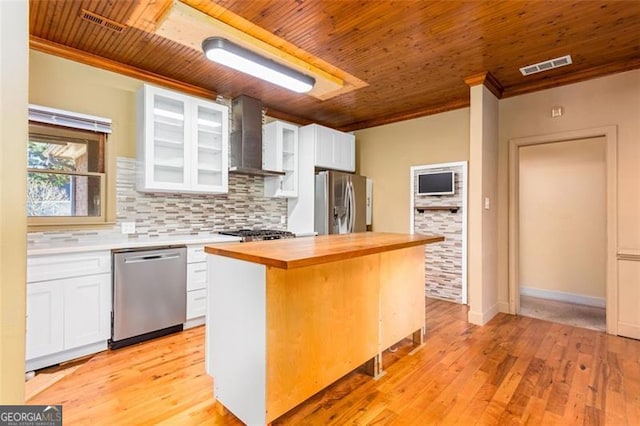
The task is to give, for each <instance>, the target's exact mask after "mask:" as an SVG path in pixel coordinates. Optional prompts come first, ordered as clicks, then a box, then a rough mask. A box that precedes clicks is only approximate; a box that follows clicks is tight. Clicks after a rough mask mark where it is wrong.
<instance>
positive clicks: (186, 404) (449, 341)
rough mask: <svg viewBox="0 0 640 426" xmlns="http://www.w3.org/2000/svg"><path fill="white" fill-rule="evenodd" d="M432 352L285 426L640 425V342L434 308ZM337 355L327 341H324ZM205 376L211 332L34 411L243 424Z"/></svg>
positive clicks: (296, 414)
mask: <svg viewBox="0 0 640 426" xmlns="http://www.w3.org/2000/svg"><path fill="white" fill-rule="evenodd" d="M426 304H427V307H426V312H427V337H426V342H425V345H424V347H422V348H421V349H419V350H418V351H416V353H415V354H413V355H409V354H408V352H409V351H411V349H413V348H412V346H411V342H410V341H409V340H405V341H403V342H401V344H400V345H398V347H397V351H396V352H395V353H392V352H389V351H386V352H385V353H384V358H383V363H384V366H385V370H386V375H384V376H383V377H382V378H381V379H379V380H377V381H375V380H373V379H371V378H370V377H369V376H366V375H365V374H363V373H362V372H359V371H355V372H352V373H350V374H348V375H347V376H345V377H343V378H342V379H340V380H339V381H337V382H336V383H334V384H333V385H331V386H330V387H329V388H327V389H325V390H324V391H322V392H320V393H318V394H316V395H315V396H313V397H312V398H310V399H309V400H307V401H306V402H304V403H303V404H301V405H299V406H298V407H296V408H294V409H293V410H291V411H290V412H288V413H286V414H285V415H284V416H282V417H280V418H279V419H277V420H276V421H275V422H274V424H275V425H278V424H283V425H284V424H287V425H328V424H334V425H344V424H358V425H367V424H375V425H383V424H397V425H405V424H407V425H411V424H415V425H427V424H461V425H471V424H480V425H490V424H543V425H550V424H562V425H567V424H570V425H574V424H589V425H592V424H593V425H596V424H611V425H639V424H640V341H636V340H632V339H625V338H621V337H614V336H608V335H606V334H604V333H602V332H597V331H593V330H587V329H581V328H576V327H572V326H568V325H562V324H555V323H550V322H546V321H541V320H538V319H534V318H526V317H516V316H511V315H506V314H498V316H496V317H495V318H494V319H493V320H492V321H491V322H489V324H487V325H486V326H484V327H478V326H474V325H470V324H468V323H467V321H466V313H467V308H466V307H465V306H461V305H456V304H453V303H448V302H443V301H439V300H434V299H427V303H426ZM327 345H331V342H327ZM211 397H212V380H211V379H210V378H209V377H208V376H207V375H206V373H205V371H204V327H198V328H196V329H191V330H188V331H185V332H182V333H180V334H176V335H172V336H168V337H164V338H160V339H156V340H154V341H151V342H147V343H143V344H139V345H136V346H133V347H129V348H124V349H120V350H117V351H113V352H103V353H101V354H98V355H96V356H94V357H93V358H92V359H90V360H89V361H87V362H85V363H84V364H82V365H81V366H79V367H78V368H77V369H76V370H75V371H73V373H71V374H69V375H67V376H66V377H64V378H62V379H61V380H59V381H58V382H56V383H55V384H54V385H53V386H51V387H50V388H48V389H46V390H44V391H42V392H41V393H39V394H38V395H36V396H35V397H33V398H32V399H30V400H29V401H28V403H30V404H63V405H64V408H63V416H64V420H65V424H69V425H82V424H87V425H88V424H91V425H101V424H109V425H139V424H165V425H236V424H241V423H240V422H239V421H238V420H237V419H236V418H235V417H234V416H233V415H232V414H227V416H225V417H220V416H219V415H218V414H217V412H216V410H215V406H214V404H213V401H212V399H211Z"/></svg>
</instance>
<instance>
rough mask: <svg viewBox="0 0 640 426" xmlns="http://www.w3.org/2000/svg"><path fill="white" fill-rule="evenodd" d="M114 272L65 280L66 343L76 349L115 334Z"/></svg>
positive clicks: (68, 346) (67, 346)
mask: <svg viewBox="0 0 640 426" xmlns="http://www.w3.org/2000/svg"><path fill="white" fill-rule="evenodd" d="M110 284H111V274H100V275H92V276H88V277H79V278H71V279H68V280H66V282H65V283H64V345H65V348H75V347H78V346H83V345H88V344H91V343H94V342H99V341H104V340H107V339H109V337H110V336H111V330H110V327H111V321H110V320H111V291H110V290H111V285H110Z"/></svg>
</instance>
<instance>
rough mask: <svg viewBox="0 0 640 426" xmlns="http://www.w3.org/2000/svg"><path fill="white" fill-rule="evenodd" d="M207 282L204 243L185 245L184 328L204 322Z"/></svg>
mask: <svg viewBox="0 0 640 426" xmlns="http://www.w3.org/2000/svg"><path fill="white" fill-rule="evenodd" d="M207 282H208V275H207V255H206V253H205V252H204V245H195V246H187V322H186V323H185V324H184V328H190V327H195V326H197V325H201V324H204V322H205V314H206V313H207V309H206V308H207Z"/></svg>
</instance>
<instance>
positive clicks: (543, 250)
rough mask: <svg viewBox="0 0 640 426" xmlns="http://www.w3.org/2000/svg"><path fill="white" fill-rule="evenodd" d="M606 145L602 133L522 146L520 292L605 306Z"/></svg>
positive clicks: (520, 180)
mask: <svg viewBox="0 0 640 426" xmlns="http://www.w3.org/2000/svg"><path fill="white" fill-rule="evenodd" d="M605 148H606V145H605V140H604V138H603V137H600V138H591V139H583V140H576V141H565V142H557V143H550V144H541V145H529V146H523V147H520V148H519V150H520V152H519V158H520V163H519V185H520V187H519V213H520V217H519V226H520V230H519V231H520V232H519V243H520V247H519V255H520V260H519V269H518V272H519V275H520V277H519V284H520V287H521V293H524V292H525V291H523V290H524V289H527V290H528V291H529V292H530V293H532V294H534V295H535V293H536V292H542V293H543V294H544V293H548V295H549V296H550V297H553V296H554V294H555V293H557V292H561V293H570V294H571V295H579V296H587V297H588V298H596V299H601V303H602V306H604V297H605V282H606V281H605V280H606V276H605V265H606V243H607V241H606V237H607V236H606V163H605ZM560 296H561V295H560ZM578 300H580V298H576V301H578ZM594 302H595V301H594Z"/></svg>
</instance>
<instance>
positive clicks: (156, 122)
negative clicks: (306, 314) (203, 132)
mask: <svg viewBox="0 0 640 426" xmlns="http://www.w3.org/2000/svg"><path fill="white" fill-rule="evenodd" d="M147 89H148V92H147V93H145V96H146V97H147V99H146V103H145V109H146V111H145V114H146V119H145V126H147V129H146V135H147V139H146V140H145V144H146V151H147V154H146V155H147V158H146V159H145V161H146V163H147V164H146V167H147V176H151V178H150V182H149V185H148V186H150V187H152V188H156V189H161V190H170V189H185V188H187V186H188V176H187V169H186V161H187V146H186V145H187V143H188V129H187V125H186V120H187V114H188V111H187V106H186V98H185V97H182V96H179V95H177V94H174V93H172V92H169V91H165V90H162V89H158V88H150V87H149V88H147Z"/></svg>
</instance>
